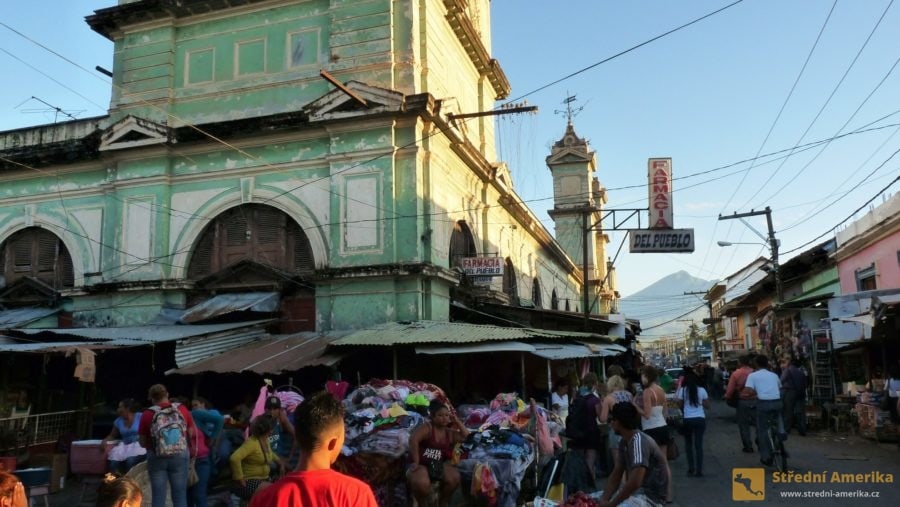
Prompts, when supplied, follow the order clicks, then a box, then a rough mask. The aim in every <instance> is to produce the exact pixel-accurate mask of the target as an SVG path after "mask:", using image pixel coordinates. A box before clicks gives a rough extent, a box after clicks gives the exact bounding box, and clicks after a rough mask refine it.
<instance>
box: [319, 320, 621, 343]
mask: <svg viewBox="0 0 900 507" xmlns="http://www.w3.org/2000/svg"><path fill="white" fill-rule="evenodd" d="M565 339H570V340H581V341H592V342H602V343H609V344H611V343H612V342H613V340H612V339H611V338H610V337H608V336H605V335H599V334H593V333H580V332H576V331H557V330H552V329H535V328H530V327H500V326H487V325H479V324H464V323H461V322H441V321H432V320H420V321H416V322H389V323H386V324H380V325H377V326H373V327H371V328H367V329H360V330H359V331H354V332H352V333H350V334H349V335H347V336H345V337H343V338H340V339H338V340H335V341H334V343H333V345H335V346H346V345H381V346H393V345H420V344H427V343H434V344H448V343H456V344H464V343H467V344H474V343H483V342H492V341H496V342H501V341H526V342H529V341H532V340H554V341H556V340H560V341H561V340H565Z"/></svg>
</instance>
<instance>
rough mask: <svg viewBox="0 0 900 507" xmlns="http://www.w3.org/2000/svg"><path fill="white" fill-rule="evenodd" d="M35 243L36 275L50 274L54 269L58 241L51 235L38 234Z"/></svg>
mask: <svg viewBox="0 0 900 507" xmlns="http://www.w3.org/2000/svg"><path fill="white" fill-rule="evenodd" d="M36 243H37V260H38V262H37V271H38V273H48V272H50V273H52V272H53V270H54V268H55V267H56V252H57V245H58V243H59V239H57V237H56V236H53V235H48V234H40V235H38V238H37V242H36Z"/></svg>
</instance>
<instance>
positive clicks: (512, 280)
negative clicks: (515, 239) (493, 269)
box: [503, 257, 519, 305]
mask: <svg viewBox="0 0 900 507" xmlns="http://www.w3.org/2000/svg"><path fill="white" fill-rule="evenodd" d="M503 293H504V294H506V295H507V296H509V301H510V303H512V304H514V305H518V304H519V286H518V283H517V282H516V268H515V267H514V266H513V263H512V259H510V258H509V257H507V258H506V265H505V266H504V267H503Z"/></svg>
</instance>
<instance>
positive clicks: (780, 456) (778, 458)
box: [774, 438, 788, 472]
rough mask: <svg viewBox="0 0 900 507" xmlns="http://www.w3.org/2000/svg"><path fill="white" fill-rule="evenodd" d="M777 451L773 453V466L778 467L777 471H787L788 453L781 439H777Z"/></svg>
mask: <svg viewBox="0 0 900 507" xmlns="http://www.w3.org/2000/svg"><path fill="white" fill-rule="evenodd" d="M776 448H777V449H778V452H777V453H775V455H774V457H775V468H777V469H778V471H779V472H787V471H788V464H787V459H788V454H787V449H785V448H784V442H782V441H781V439H780V438H779V439H778V444H777V447H776Z"/></svg>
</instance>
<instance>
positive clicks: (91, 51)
mask: <svg viewBox="0 0 900 507" xmlns="http://www.w3.org/2000/svg"><path fill="white" fill-rule="evenodd" d="M728 3H730V2H728V1H718V2H713V1H701V0H697V1H692V2H671V1H664V0H659V1H650V0H645V1H632V2H598V1H587V0H582V1H575V0H567V1H566V2H538V1H522V0H494V1H493V2H492V13H491V16H492V25H493V54H494V56H495V57H496V58H497V59H498V60H499V61H500V64H501V65H502V67H503V69H504V70H505V72H506V74H507V76H508V78H509V80H510V82H511V84H512V87H513V93H512V96H511V97H510V98H517V97H520V96H522V95H525V94H528V92H530V91H531V90H534V89H537V88H538V87H540V86H542V85H544V84H546V83H549V82H551V81H554V80H556V79H559V78H561V77H563V76H565V75H567V74H569V73H571V72H574V71H576V70H578V69H581V68H584V67H587V66H589V65H591V64H594V63H596V62H598V61H600V60H603V59H604V58H607V57H609V56H611V55H613V54H615V53H618V52H620V51H622V50H625V49H628V48H629V47H631V46H634V45H636V44H639V43H641V42H644V41H646V40H648V39H651V38H653V37H655V36H657V35H659V34H661V33H664V32H666V31H668V30H670V29H672V28H675V27H677V26H679V25H681V24H684V23H686V22H689V21H691V20H693V19H695V18H698V17H700V16H702V15H705V14H707V13H709V12H711V11H714V10H716V9H719V8H721V7H723V6H725V5H727V4H728ZM833 3H834V2H833V1H831V0H827V1H822V0H803V1H801V0H786V1H776V0H745V1H744V2H742V3H739V4H737V5H735V6H734V7H731V8H729V9H727V10H725V11H723V12H721V13H719V14H717V15H715V16H712V17H710V18H708V19H706V20H704V21H701V22H699V23H697V24H694V25H692V26H690V27H687V28H685V29H683V30H680V31H678V32H676V33H674V34H672V35H669V36H667V37H665V38H662V39H660V40H658V41H656V42H653V43H651V44H648V45H646V46H644V47H642V48H639V49H637V50H635V51H633V52H630V53H628V54H626V55H624V56H621V57H618V58H616V59H614V60H612V61H610V62H608V63H604V64H602V65H599V66H597V67H595V68H593V69H591V70H589V71H586V72H584V73H582V74H580V75H578V76H576V77H573V78H571V79H568V80H566V81H564V82H562V83H560V84H556V85H554V86H551V87H549V88H548V89H546V90H543V91H540V92H537V93H533V94H528V95H527V96H526V97H525V98H524V99H523V100H527V101H528V102H529V103H530V104H533V105H537V106H539V108H540V111H539V113H538V114H537V115H529V116H518V117H504V118H503V119H501V120H499V128H498V132H499V139H500V147H501V150H500V155H501V158H502V159H503V160H505V161H506V162H507V163H508V164H509V166H510V169H511V172H512V174H513V177H514V179H515V184H516V188H517V190H518V191H519V193H520V195H521V196H522V198H523V199H525V200H527V201H529V204H530V206H531V207H532V208H533V209H534V210H535V211H536V212H537V213H538V215H539V217H540V218H541V219H542V220H544V223H545V225H546V226H547V227H548V229H549V230H550V231H551V232H552V231H553V224H552V222H551V221H550V220H549V218H548V217H547V215H546V209H547V208H548V207H550V206H551V205H552V201H550V200H547V199H546V198H547V197H549V196H550V191H549V189H550V188H551V186H550V185H551V181H550V174H549V171H548V170H547V168H546V166H545V165H544V158H545V157H546V155H547V154H548V153H549V146H550V144H552V142H553V141H555V140H557V139H558V138H560V137H561V135H562V133H563V130H564V128H565V119H564V118H563V117H562V116H559V115H554V114H553V111H554V110H555V109H561V108H562V105H561V102H562V100H563V99H564V98H565V97H566V96H567V95H571V94H574V95H577V98H578V102H577V103H576V105H577V106H584V109H583V111H582V112H581V113H580V114H579V115H578V116H577V117H576V119H575V126H576V130H577V131H578V133H579V134H580V135H581V136H583V137H587V138H588V139H589V140H590V142H591V145H592V147H593V149H594V150H595V151H596V152H597V157H598V160H599V171H598V177H599V178H600V181H601V182H602V183H603V184H604V185H605V186H606V187H607V188H609V189H610V191H609V198H610V201H609V204H608V205H607V206H608V207H618V208H632V207H643V206H646V198H647V192H646V188H645V187H643V186H642V187H640V188H636V189H618V188H619V187H625V186H631V185H643V184H644V183H645V182H646V164H647V158H649V157H672V159H673V166H674V175H675V177H676V178H678V177H684V176H687V175H689V174H693V173H697V172H700V171H706V170H711V169H715V168H718V167H721V166H725V165H728V164H732V163H735V162H738V161H741V160H744V159H749V158H752V157H754V156H755V155H756V154H757V152H760V153H762V154H766V153H770V152H775V151H779V150H784V149H789V148H791V147H793V146H795V145H797V144H802V143H806V142H811V141H818V140H821V139H827V138H830V137H832V136H834V135H835V134H838V133H846V132H848V131H852V130H855V129H858V128H859V127H861V126H864V125H867V124H869V123H871V122H873V121H875V120H876V119H878V118H881V117H883V116H886V115H889V114H891V113H894V112H895V111H898V110H900V90H898V88H900V76H898V75H897V74H900V70H896V69H895V72H893V73H891V74H890V75H888V72H889V71H890V70H891V67H892V66H893V65H895V64H896V62H897V58H898V56H900V41H898V37H897V33H900V5H892V6H890V8H888V9H887V13H886V14H885V15H884V18H883V20H882V21H881V23H880V25H879V26H878V28H877V30H875V32H874V34H873V35H872V37H871V40H869V42H868V44H867V45H866V47H865V49H864V50H863V51H862V52H861V53H860V54H859V57H858V59H857V61H856V62H855V64H854V65H853V67H852V69H851V70H850V72H849V73H848V74H847V76H846V78H845V79H844V80H843V82H842V83H841V85H840V87H839V88H838V89H837V91H836V92H834V95H833V96H832V97H831V99H830V100H829V101H828V104H827V106H825V107H824V109H822V108H823V105H825V104H826V100H828V98H829V95H831V94H832V91H833V90H834V89H835V87H836V86H837V84H838V82H839V81H840V80H841V78H842V76H843V75H844V73H845V72H846V71H847V69H848V67H849V66H850V64H851V62H852V61H853V59H854V58H855V57H856V55H857V53H858V51H859V50H860V48H861V47H862V45H863V44H864V42H865V41H866V38H867V37H868V36H869V34H870V32H872V29H873V28H874V27H875V24H876V23H877V22H878V20H879V18H880V17H881V16H882V13H883V12H885V9H886V8H887V7H888V6H889V4H890V3H891V2H890V0H866V1H848V0H842V1H839V2H837V4H836V6H835V8H834V12H833V14H832V15H831V18H830V19H829V21H828V24H827V26H826V27H825V30H824V32H823V33H822V36H821V39H820V40H819V42H818V45H817V47H816V49H815V51H814V52H813V53H812V57H811V58H810V61H809V64H808V66H807V67H806V69H805V71H804V73H803V75H802V77H801V78H800V80H799V82H798V83H797V86H796V89H795V90H794V92H793V94H792V96H791V98H790V100H789V101H788V102H787V104H786V106H785V108H784V111H783V113H782V114H781V116H780V118H779V119H778V121H777V122H775V119H776V116H777V115H778V112H779V109H780V108H781V107H782V104H783V103H784V101H785V99H786V97H787V96H788V93H789V91H790V90H791V87H792V85H793V83H794V81H795V79H796V78H797V76H798V73H799V72H800V69H801V67H802V66H803V64H804V61H805V60H806V58H807V56H808V55H809V52H810V49H811V47H812V46H813V43H814V42H815V41H816V37H817V35H818V33H819V31H820V30H821V28H822V26H823V23H824V22H825V19H826V17H827V16H828V13H829V10H830V9H831V8H832V5H833ZM113 4H114V2H112V1H110V0H98V1H80V2H72V1H67V0H53V1H49V0H48V1H41V0H33V1H30V2H2V4H0V21H2V23H4V24H5V25H7V26H6V27H4V26H0V64H2V66H3V69H5V71H6V72H5V74H6V79H4V84H3V91H4V93H3V94H0V130H7V129H13V128H19V127H25V126H29V125H35V124H40V123H47V122H52V121H54V113H53V112H51V111H49V110H48V108H47V106H45V105H43V104H41V103H40V102H38V101H36V100H34V99H31V98H30V97H32V96H35V97H38V98H39V99H42V100H44V101H46V102H49V103H50V104H53V105H54V106H57V107H59V108H61V109H63V110H64V111H66V112H69V113H71V114H74V115H76V116H78V117H81V118H83V117H88V116H96V115H102V114H104V113H105V107H106V106H107V104H108V101H109V86H108V84H106V83H107V82H108V80H107V79H106V77H105V76H102V75H100V74H98V73H96V72H94V71H93V68H94V66H95V65H100V66H103V67H105V68H107V69H111V68H112V63H111V62H112V43H110V42H109V41H107V40H106V39H105V38H103V37H101V36H100V35H97V34H96V33H94V32H93V31H91V30H90V29H89V28H88V26H87V24H86V23H84V16H85V15H87V14H90V13H91V12H92V11H93V10H94V9H98V8H102V7H108V6H110V5H113ZM7 27H9V28H7ZM10 28H13V29H15V30H18V31H20V32H22V33H23V34H25V35H26V36H28V37H30V38H32V39H34V40H35V41H37V42H39V43H41V44H43V45H45V46H47V47H49V48H51V49H53V50H54V51H56V52H58V53H60V54H62V55H63V56H65V57H66V58H68V59H70V60H72V61H73V62H75V63H76V64H78V65H80V66H81V67H83V68H84V69H88V71H84V70H82V69H79V68H78V67H76V66H75V65H72V64H70V63H67V62H65V61H63V60H61V59H60V58H58V57H56V56H54V55H53V54H51V53H50V52H48V51H46V50H44V49H41V48H39V47H38V46H36V45H35V44H34V43H32V42H29V41H28V40H26V39H25V38H23V37H22V36H20V35H17V34H15V33H13V32H12V31H11V30H10ZM23 62H25V63H23ZM26 63H27V64H26ZM29 65H30V66H31V67H29ZM32 67H33V68H32ZM35 69H39V70H40V71H41V72H43V73H44V74H46V75H44V74H41V73H40V72H38V71H37V70H35ZM885 75H888V77H887V79H886V80H885V81H884V82H883V84H881V86H880V88H878V89H877V91H875V93H874V94H873V95H872V96H871V98H869V99H868V101H867V102H866V103H865V104H864V105H863V106H862V107H861V108H860V109H859V111H858V112H856V113H855V116H854V112H855V111H856V109H857V108H858V107H859V106H860V104H862V103H863V101H864V100H865V99H866V97H867V95H869V94H870V93H871V92H872V90H874V89H875V87H876V85H878V83H879V82H880V81H881V80H882V78H884V76H885ZM51 78H52V79H51ZM54 79H55V80H56V81H58V83H57V82H54V81H53V80H54ZM63 85H64V86H63ZM67 88H68V89H67ZM820 109H822V112H821V114H820V115H818V118H817V119H815V121H814V122H813V120H814V118H816V116H817V114H818V113H819V111H820ZM851 116H852V119H851ZM60 118H62V117H60ZM848 120H850V122H849V124H848V125H847V126H846V127H843V125H844V124H845V123H846V122H847V121H848ZM898 122H900V113H898V114H896V115H893V116H890V117H888V118H886V119H883V120H881V121H879V122H877V123H874V124H873V125H871V126H870V128H871V127H881V126H885V125H889V124H893V123H898ZM810 124H812V126H811V127H810ZM773 125H774V128H773ZM842 127H843V128H842ZM770 128H771V129H772V133H771V135H770V136H769V137H768V139H767V140H766V142H765V144H763V141H764V140H765V139H766V136H767V133H768V132H769V130H770ZM807 128H809V131H808V133H806V134H805V135H804V131H806V130H807ZM897 133H898V127H897V126H892V127H888V128H883V129H880V130H876V131H872V132H868V133H862V134H857V135H852V136H848V137H846V138H843V139H839V140H836V141H834V142H832V143H830V144H829V145H828V146H827V148H825V150H824V151H822V153H821V154H819V155H818V156H817V157H816V158H815V160H813V158H814V157H815V156H816V154H818V153H819V151H820V150H821V149H822V146H819V147H816V148H814V149H811V150H808V151H803V152H801V153H796V154H793V155H792V156H790V157H789V158H787V159H785V161H784V163H783V165H782V163H781V161H776V162H774V163H766V164H760V165H757V166H754V167H752V168H750V165H751V164H750V163H744V164H739V165H736V166H734V167H732V168H730V169H726V170H721V171H716V172H712V173H710V174H707V175H704V176H697V177H692V178H688V179H683V180H676V181H675V184H674V187H675V189H676V193H675V196H674V202H675V225H676V227H693V228H694V229H695V230H696V239H697V249H696V252H695V253H693V254H690V255H687V254H629V253H628V251H627V246H626V247H625V249H624V250H623V252H622V254H621V255H620V256H619V258H618V259H617V261H616V265H617V275H618V281H619V289H620V291H621V292H622V293H623V295H628V294H630V293H633V292H635V291H637V290H639V289H640V288H642V287H644V286H646V285H647V284H649V283H652V282H653V281H654V280H656V279H658V278H661V277H662V276H665V275H667V274H669V273H672V272H674V271H677V270H681V269H684V270H686V271H688V272H689V273H691V274H692V275H694V276H697V277H700V278H706V279H713V278H720V277H723V276H726V275H728V274H730V273H732V272H734V271H736V270H737V269H739V268H740V267H741V266H743V265H745V264H746V263H748V262H750V261H751V260H752V259H753V258H755V257H757V256H758V255H760V254H763V255H764V254H766V253H767V252H766V251H765V249H764V247H763V246H762V245H757V246H754V245H742V246H736V247H731V248H720V247H718V246H716V241H717V240H727V241H732V242H758V238H756V236H754V235H753V233H752V232H750V231H749V230H748V229H747V228H746V227H744V226H743V225H742V224H741V223H739V222H737V221H733V220H732V221H727V222H718V221H717V220H716V216H717V214H719V213H720V212H722V213H731V212H733V211H746V210H749V209H750V208H751V207H754V208H756V209H760V208H762V207H765V206H766V205H769V206H770V207H771V208H772V209H773V213H774V218H775V229H776V231H778V237H779V238H780V239H781V243H782V250H790V249H793V248H795V247H797V246H799V245H801V244H803V243H805V242H806V241H808V240H810V239H812V238H814V237H815V236H818V235H819V234H821V233H823V232H826V231H829V230H830V229H832V228H833V226H834V225H835V224H837V223H838V222H839V221H840V220H841V219H843V218H844V217H845V216H847V215H848V214H849V213H850V212H852V211H853V210H854V209H856V208H857V207H858V206H859V205H861V204H862V203H863V202H865V201H866V200H868V199H869V198H870V197H871V196H873V195H875V193H876V192H877V191H878V190H879V189H881V188H882V187H884V186H885V185H887V184H888V183H889V182H890V180H891V178H893V177H894V176H895V175H896V174H897V173H898V167H900V154H898V156H897V157H895V158H894V159H891V160H890V161H888V162H887V163H886V164H885V165H884V166H883V167H881V168H880V169H879V170H878V171H876V172H875V173H874V174H873V175H872V176H871V177H870V178H869V179H868V180H866V181H863V179H864V177H865V176H866V175H868V174H870V173H871V172H872V171H874V170H875V169H876V167H878V165H879V164H882V163H883V162H884V161H885V160H886V159H888V157H889V156H890V155H891V154H892V153H894V152H895V151H896V150H897V149H898V148H900V135H897ZM766 160H768V159H764V160H762V161H761V162H765V161H766ZM807 164H808V166H807ZM748 168H750V169H749V171H744V170H746V169H748ZM729 174H730V176H726V175H729ZM719 176H725V177H723V178H721V179H719V180H717V181H713V182H709V180H710V179H711V178H714V177H719ZM792 178H795V179H794V181H790V180H791V179H792ZM860 182H862V183H861V184H860V186H859V188H858V189H856V190H853V191H852V192H850V193H848V194H847V195H846V196H844V193H845V192H846V191H847V190H849V189H850V188H851V187H852V186H854V185H856V184H857V183H860ZM697 183H702V184H701V185H699V186H696V187H693V188H684V187H687V186H688V185H693V184H697ZM896 188H897V187H895V188H894V189H893V190H896ZM754 194H756V195H754ZM842 196H843V197H842ZM840 197H842V198H841V200H839V201H837V202H836V203H834V204H832V205H828V204H829V203H830V202H831V201H833V200H835V199H837V198H840ZM876 202H880V199H879V200H878V201H876ZM801 220H805V221H803V222H800V221H801ZM751 222H752V223H753V225H754V226H755V227H756V228H757V229H759V230H761V231H765V221H764V220H763V219H762V218H759V219H754V220H751ZM798 222H799V223H798ZM622 237H623V236H622V234H621V233H612V243H611V245H610V255H612V254H613V253H614V252H615V250H616V248H617V247H618V245H619V242H620V241H621V239H622ZM828 237H830V235H829V236H826V237H825V238H826V239H827V238H828ZM686 305H688V306H686V309H689V305H690V302H688V303H686Z"/></svg>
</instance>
